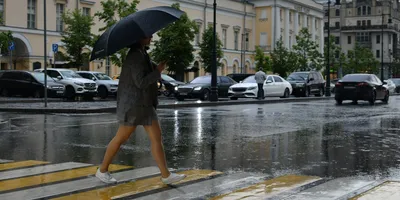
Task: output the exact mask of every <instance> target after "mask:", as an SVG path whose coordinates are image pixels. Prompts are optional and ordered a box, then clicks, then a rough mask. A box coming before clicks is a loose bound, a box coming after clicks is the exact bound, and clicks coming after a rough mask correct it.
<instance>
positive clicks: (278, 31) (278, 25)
mask: <svg viewBox="0 0 400 200" xmlns="http://www.w3.org/2000/svg"><path fill="white" fill-rule="evenodd" d="M280 11H281V8H280V7H276V12H275V23H276V25H275V44H276V42H277V41H279V39H280V38H281V14H280V13H281V12H280Z"/></svg>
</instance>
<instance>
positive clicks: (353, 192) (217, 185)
mask: <svg viewBox="0 0 400 200" xmlns="http://www.w3.org/2000/svg"><path fill="white" fill-rule="evenodd" d="M96 169H97V166H95V165H92V164H86V163H77V162H66V163H49V162H46V161H36V160H26V161H10V160H1V159H0V200H9V199H10V200H27V199H60V200H61V199H65V200H69V199H79V200H86V199H88V200H96V199H102V200H103V199H141V200H145V199H148V200H156V199H162V200H165V199H174V200H175V199H210V200H217V199H229V200H235V199H290V200H294V199H304V200H306V199H307V200H314V199H322V200H325V199H374V200H380V199H385V200H391V199H400V192H398V191H400V190H399V188H400V183H399V182H395V181H390V182H385V181H376V180H371V179H368V178H365V177H352V178H339V179H333V180H327V179H324V178H320V177H313V176H303V175H284V176H280V177H269V176H267V175H265V174H256V173H247V172H231V173H223V172H219V171H216V170H208V169H187V170H178V171H177V173H182V174H186V175H187V178H186V179H185V180H183V181H181V182H179V183H176V184H173V185H169V186H167V185H164V184H162V183H161V181H160V177H159V171H158V168H156V167H145V168H138V169H135V168H134V167H131V166H123V165H111V167H110V172H111V173H112V174H113V176H114V177H115V178H117V180H118V183H116V184H104V183H102V182H100V181H99V180H97V178H96V177H94V173H95V172H96Z"/></svg>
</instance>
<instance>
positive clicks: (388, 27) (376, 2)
mask: <svg viewBox="0 0 400 200" xmlns="http://www.w3.org/2000/svg"><path fill="white" fill-rule="evenodd" d="M398 8H399V3H398V1H392V0H352V1H346V0H342V1H341V4H340V6H339V7H338V6H336V7H335V6H331V9H330V24H329V25H328V12H327V10H328V7H327V5H324V9H325V27H328V26H329V27H330V32H331V35H333V36H334V37H335V42H336V44H337V45H339V46H340V47H341V48H342V52H343V53H347V52H348V51H349V50H352V49H354V47H355V45H356V43H358V44H359V45H360V46H362V47H366V48H368V49H371V51H372V53H373V55H374V57H375V58H376V59H377V61H378V62H379V63H380V64H381V63H382V60H383V66H384V77H385V78H390V77H391V76H392V75H393V69H392V68H391V64H392V62H393V61H394V59H395V58H396V57H399V53H400V52H399V48H400V45H399V33H400V29H399V25H400V16H399V10H398ZM325 37H326V38H325V39H327V37H328V34H327V29H325ZM382 45H383V48H382ZM336 57H337V58H338V56H336ZM336 62H337V61H336ZM380 68H381V65H379V69H380ZM339 73H340V72H339ZM379 77H380V70H379Z"/></svg>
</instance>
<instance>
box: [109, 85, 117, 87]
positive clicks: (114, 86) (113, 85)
mask: <svg viewBox="0 0 400 200" xmlns="http://www.w3.org/2000/svg"><path fill="white" fill-rule="evenodd" d="M110 87H118V85H110Z"/></svg>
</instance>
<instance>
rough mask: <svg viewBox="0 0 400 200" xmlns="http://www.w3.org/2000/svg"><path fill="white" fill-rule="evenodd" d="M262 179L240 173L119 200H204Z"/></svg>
mask: <svg viewBox="0 0 400 200" xmlns="http://www.w3.org/2000/svg"><path fill="white" fill-rule="evenodd" d="M264 178H265V177H264V176H263V175H258V174H252V173H248V172H240V173H235V174H230V175H226V176H221V177H217V178H214V179H210V180H205V181H202V182H198V183H194V184H190V185H186V186H183V187H179V188H176V189H171V190H167V191H163V192H159V193H155V194H150V195H147V196H143V197H139V198H134V197H129V198H121V200H122V199H124V200H125V199H136V200H167V199H171V200H172V199H206V198H205V197H207V196H211V195H215V194H221V193H227V192H230V191H232V190H235V189H237V188H243V187H247V186H249V185H252V184H255V183H259V182H261V181H263V180H264Z"/></svg>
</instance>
